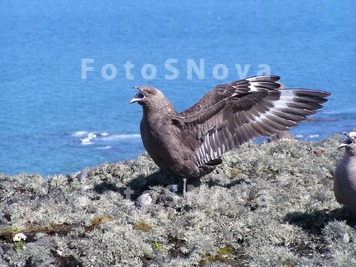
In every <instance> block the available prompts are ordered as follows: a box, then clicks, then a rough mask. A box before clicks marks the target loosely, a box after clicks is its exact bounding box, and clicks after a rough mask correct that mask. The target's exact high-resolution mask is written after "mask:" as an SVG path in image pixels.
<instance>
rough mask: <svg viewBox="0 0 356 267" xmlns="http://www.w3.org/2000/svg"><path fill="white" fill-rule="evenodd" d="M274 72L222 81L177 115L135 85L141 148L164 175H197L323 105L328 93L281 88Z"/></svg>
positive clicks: (150, 92) (157, 95) (166, 102)
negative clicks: (222, 158) (138, 106)
mask: <svg viewBox="0 0 356 267" xmlns="http://www.w3.org/2000/svg"><path fill="white" fill-rule="evenodd" d="M278 80H279V77H278V76H257V77H252V78H248V79H243V80H239V81H235V82H232V83H229V84H221V85H218V86H216V87H215V88H213V89H212V90H210V91H209V92H208V93H207V94H206V95H205V96H204V97H203V98H201V99H200V100H199V101H198V102H197V103H196V104H195V105H193V106H192V107H190V108H189V109H187V110H185V111H183V112H180V113H178V112H177V111H176V110H175V108H174V106H173V105H172V104H171V102H169V100H168V99H167V98H166V97H165V96H164V95H163V94H162V92H161V91H159V90H158V89H156V88H153V87H150V86H148V85H143V86H141V87H135V88H136V89H138V91H139V92H138V93H137V94H136V95H135V97H134V98H133V99H132V100H131V101H130V104H131V103H134V102H137V103H138V104H140V105H141V106H142V108H143V117H142V120H141V124H140V130H141V137H142V142H143V145H144V147H145V148H146V150H147V152H148V154H149V155H150V156H151V158H152V159H153V161H154V162H155V163H156V164H157V165H158V166H159V167H160V168H161V169H162V170H163V171H164V172H166V173H168V174H170V175H173V176H174V177H178V178H183V181H184V186H183V194H185V190H186V178H187V177H188V178H189V177H201V176H203V175H205V174H207V173H209V172H211V171H212V170H214V168H215V167H216V165H218V164H220V163H221V162H222V161H221V156H222V155H223V154H224V153H225V152H227V151H230V150H232V149H234V148H237V147H239V146H240V145H241V144H243V143H245V142H247V141H249V140H251V139H252V138H255V137H260V136H270V135H273V134H275V133H277V132H280V131H285V130H288V129H289V128H290V127H292V126H296V125H298V122H300V121H303V120H305V119H306V118H307V117H306V116H309V115H312V114H314V113H315V110H317V109H320V108H322V105H321V104H322V103H324V102H326V101H327V100H326V97H327V96H329V95H330V93H328V92H324V91H318V90H307V89H285V88H283V90H280V89H281V87H282V85H281V84H280V83H279V82H278Z"/></svg>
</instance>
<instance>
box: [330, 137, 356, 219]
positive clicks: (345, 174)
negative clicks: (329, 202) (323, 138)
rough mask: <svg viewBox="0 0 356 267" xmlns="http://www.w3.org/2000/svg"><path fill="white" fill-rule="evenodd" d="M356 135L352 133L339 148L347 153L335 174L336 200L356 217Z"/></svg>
mask: <svg viewBox="0 0 356 267" xmlns="http://www.w3.org/2000/svg"><path fill="white" fill-rule="evenodd" d="M355 141H356V133H355V132H351V133H350V134H349V135H348V138H347V139H346V140H345V142H344V143H342V144H341V145H340V146H339V148H345V153H344V156H343V158H342V159H341V161H340V162H339V164H338V165H337V166H336V169H335V172H334V194H335V198H336V200H337V201H338V202H339V203H341V204H343V205H344V206H345V207H346V208H347V209H349V210H351V212H352V214H353V215H355V216H356V144H355Z"/></svg>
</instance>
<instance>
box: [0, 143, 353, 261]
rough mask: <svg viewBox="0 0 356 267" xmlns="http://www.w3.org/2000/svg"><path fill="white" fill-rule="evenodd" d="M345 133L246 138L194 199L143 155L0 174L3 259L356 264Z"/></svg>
mask: <svg viewBox="0 0 356 267" xmlns="http://www.w3.org/2000/svg"><path fill="white" fill-rule="evenodd" d="M340 142H341V138H340V136H333V137H330V138H328V139H326V140H323V141H321V142H318V143H309V142H303V141H278V142H272V143H263V144H257V145H256V144H253V143H248V144H245V145H244V146H242V147H241V148H240V149H238V150H236V151H233V152H231V153H228V154H227V155H226V156H225V157H224V163H223V164H222V165H221V166H220V167H219V168H217V169H216V171H214V172H213V173H211V174H209V175H207V176H206V177H203V178H202V179H201V181H200V182H199V181H188V183H189V192H188V194H187V197H186V198H183V197H182V196H181V194H180V193H179V192H178V194H175V193H172V192H171V191H170V190H169V188H170V186H169V185H171V184H174V183H176V181H174V180H173V179H172V178H170V177H167V176H166V175H165V174H163V173H161V172H158V168H157V167H156V166H155V164H154V163H153V162H152V161H151V159H150V158H149V157H148V156H147V155H146V154H143V155H141V156H139V157H138V158H137V159H136V160H133V161H125V162H120V163H107V164H103V165H101V166H98V167H95V168H90V169H86V170H84V171H82V172H81V173H77V174H73V175H72V174H71V175H55V176H52V177H49V178H48V179H45V178H43V177H41V176H39V175H33V174H20V175H17V176H6V175H0V266H288V267H289V266H356V230H355V229H354V228H353V227H352V226H353V225H354V222H353V221H352V220H351V219H350V218H349V217H348V215H349V214H348V212H347V211H346V210H344V209H343V208H341V206H340V205H339V204H338V203H337V202H336V200H335V198H334V194H333V191H332V188H333V180H332V174H333V171H334V168H335V166H336V164H337V162H338V160H339V159H340V157H341V155H342V153H343V151H338V150H337V146H338V144H339V143H340ZM179 190H181V188H179ZM145 191H146V192H145ZM139 196H141V197H139ZM138 197H139V200H138V201H137V198H138Z"/></svg>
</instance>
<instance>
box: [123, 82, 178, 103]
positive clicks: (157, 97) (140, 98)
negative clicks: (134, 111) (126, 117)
mask: <svg viewBox="0 0 356 267" xmlns="http://www.w3.org/2000/svg"><path fill="white" fill-rule="evenodd" d="M134 89H137V90H138V92H137V94H136V95H135V96H134V98H132V99H131V101H130V102H129V103H130V104H132V103H135V102H137V103H138V104H139V105H141V106H143V107H145V108H162V107H170V106H171V103H170V102H169V101H168V100H167V99H166V97H165V96H164V95H163V93H162V92H161V91H160V90H158V89H156V88H154V87H151V86H148V85H143V86H134Z"/></svg>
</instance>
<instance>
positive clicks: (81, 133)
mask: <svg viewBox="0 0 356 267" xmlns="http://www.w3.org/2000/svg"><path fill="white" fill-rule="evenodd" d="M86 134H88V132H87V131H77V132H75V133H72V136H75V137H82V136H84V135H86Z"/></svg>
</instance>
